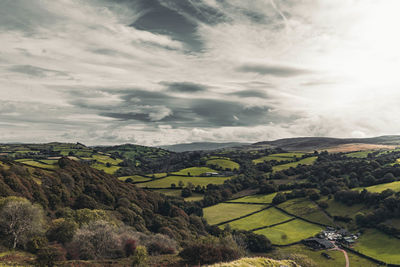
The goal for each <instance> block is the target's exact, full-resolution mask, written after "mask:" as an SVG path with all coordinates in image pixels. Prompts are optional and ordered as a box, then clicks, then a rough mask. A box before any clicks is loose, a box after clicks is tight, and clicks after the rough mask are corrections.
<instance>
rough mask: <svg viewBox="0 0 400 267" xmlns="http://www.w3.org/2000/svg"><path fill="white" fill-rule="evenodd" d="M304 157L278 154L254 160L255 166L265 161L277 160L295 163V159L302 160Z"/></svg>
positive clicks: (293, 153)
mask: <svg viewBox="0 0 400 267" xmlns="http://www.w3.org/2000/svg"><path fill="white" fill-rule="evenodd" d="M303 155H304V153H295V152H292V153H278V154H271V155H268V156H265V157H261V158H258V159H254V160H253V163H254V164H258V163H262V162H264V161H272V160H276V161H288V160H289V161H294V160H295V158H301V157H302V156H303Z"/></svg>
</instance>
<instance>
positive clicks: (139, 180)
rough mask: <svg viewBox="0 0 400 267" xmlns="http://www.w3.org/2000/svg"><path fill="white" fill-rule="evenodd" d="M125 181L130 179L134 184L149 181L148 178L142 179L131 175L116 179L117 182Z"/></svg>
mask: <svg viewBox="0 0 400 267" xmlns="http://www.w3.org/2000/svg"><path fill="white" fill-rule="evenodd" d="M127 179H132V180H133V182H134V183H139V182H148V181H150V180H151V179H150V178H148V177H143V176H140V175H131V176H123V177H118V180H120V181H123V182H125V181H126V180H127Z"/></svg>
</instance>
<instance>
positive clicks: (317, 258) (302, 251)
mask: <svg viewBox="0 0 400 267" xmlns="http://www.w3.org/2000/svg"><path fill="white" fill-rule="evenodd" d="M322 252H324V253H326V254H328V255H329V256H330V257H331V259H327V258H325V257H324V256H322V255H321V253H322ZM294 254H296V255H304V256H307V258H309V259H311V260H312V261H313V262H314V263H315V264H316V265H317V266H319V267H337V266H346V260H345V257H344V255H343V252H341V251H337V250H330V251H315V250H311V249H309V248H308V247H306V246H304V245H301V244H299V245H293V246H288V247H282V248H279V250H275V251H272V252H269V253H267V256H268V257H271V258H277V259H281V258H287V257H290V256H292V255H294ZM347 255H348V256H349V262H350V266H356V267H359V266H363V267H376V266H377V265H376V263H374V262H372V261H370V260H368V259H364V258H362V257H360V256H358V255H356V254H354V253H351V252H347Z"/></svg>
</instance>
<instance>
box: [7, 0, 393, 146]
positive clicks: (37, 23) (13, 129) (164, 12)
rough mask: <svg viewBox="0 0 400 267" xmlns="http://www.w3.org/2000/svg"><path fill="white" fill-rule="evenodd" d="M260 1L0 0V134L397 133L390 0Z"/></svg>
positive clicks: (167, 139)
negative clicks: (0, 129) (27, 130)
mask: <svg viewBox="0 0 400 267" xmlns="http://www.w3.org/2000/svg"><path fill="white" fill-rule="evenodd" d="M272 4H275V6H274V5H271V2H270V1H264V0H254V1H242V0H229V1H219V0H199V1H193V0H137V1H131V0H119V1H113V0H86V1H84V0H62V1H51V0H41V1H29V3H28V1H25V0H13V1H11V0H5V1H0V39H1V45H2V49H1V52H0V63H1V64H0V101H1V102H0V121H1V122H2V124H1V127H2V131H1V133H0V141H4V142H6V141H18V142H19V141H25V142H33V141H37V142H44V141H54V140H56V141H72V142H74V141H82V142H85V143H88V144H103V143H122V142H123V143H126V142H139V143H142V144H149V145H154V144H168V143H178V142H190V141H203V140H206V141H249V142H251V141H262V140H266V139H273V138H280V137H291V136H306V135H317V136H351V135H355V134H356V135H365V136H371V135H379V134H393V133H398V132H400V127H399V126H398V125H400V122H399V121H398V120H399V119H398V116H396V114H398V113H399V112H400V108H399V107H398V105H397V103H398V102H399V101H400V93H399V91H398V88H399V86H400V79H399V78H398V73H397V70H398V69H399V67H400V65H399V62H400V61H399V60H398V59H399V58H400V55H399V50H398V47H399V45H400V38H398V37H397V35H393V32H395V30H396V29H395V28H394V26H395V25H397V23H396V22H399V23H400V19H398V16H397V14H395V12H396V10H398V7H400V4H399V3H398V1H394V0H387V1H384V2H382V1H373V0H365V1H323V0H316V1H309V0H306V1H295V0H286V1H280V2H279V3H278V2H277V1H275V2H273V3H272ZM397 20H399V21H397ZM26 129H30V131H29V134H27V132H26ZM157 142H158V143H157Z"/></svg>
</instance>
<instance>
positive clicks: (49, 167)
mask: <svg viewBox="0 0 400 267" xmlns="http://www.w3.org/2000/svg"><path fill="white" fill-rule="evenodd" d="M22 163H23V164H25V165H28V166H32V167H37V168H42V169H47V170H55V169H58V168H59V166H58V165H49V164H44V163H41V162H38V161H33V160H28V161H24V162H22Z"/></svg>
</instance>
